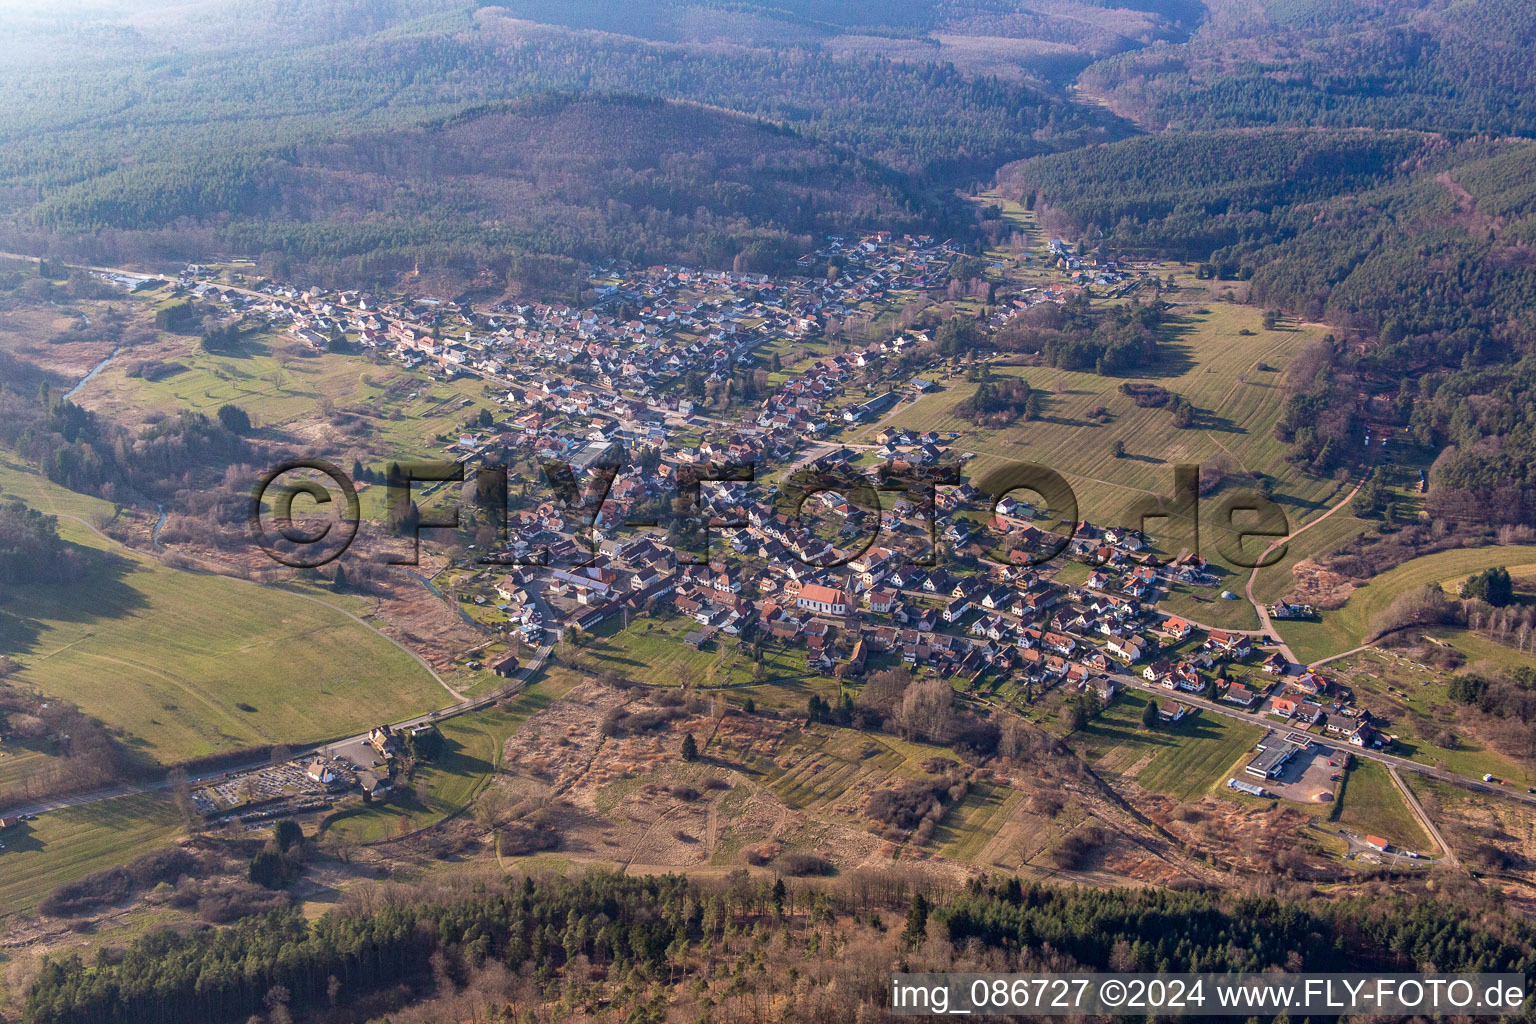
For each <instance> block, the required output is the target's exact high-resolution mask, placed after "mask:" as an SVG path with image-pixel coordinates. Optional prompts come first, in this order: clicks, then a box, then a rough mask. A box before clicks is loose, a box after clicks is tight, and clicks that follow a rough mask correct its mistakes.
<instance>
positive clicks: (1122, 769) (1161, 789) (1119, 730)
mask: <svg viewBox="0 0 1536 1024" xmlns="http://www.w3.org/2000/svg"><path fill="white" fill-rule="evenodd" d="M1147 699H1148V698H1147V697H1146V696H1144V695H1142V694H1139V693H1126V694H1122V695H1121V696H1119V697H1118V698H1116V700H1115V703H1114V705H1113V706H1112V707H1110V708H1108V709H1107V710H1105V711H1104V712H1103V713H1101V714H1100V715H1099V716H1098V717H1097V718H1095V719H1094V720H1093V721H1092V722H1090V723H1089V724H1088V725H1087V726H1085V727H1084V728H1083V729H1081V730H1079V731H1078V732H1076V733H1074V734H1073V735H1072V736H1070V737H1068V739H1067V743H1068V745H1069V746H1072V747H1074V748H1075V749H1077V750H1078V752H1079V753H1080V754H1081V755H1082V757H1083V758H1084V759H1085V760H1086V761H1088V763H1089V764H1091V765H1093V766H1094V768H1095V769H1096V770H1100V771H1104V772H1108V773H1110V774H1113V775H1120V776H1123V777H1126V778H1131V779H1134V780H1135V781H1136V782H1137V783H1138V784H1140V785H1141V786H1142V787H1143V788H1145V789H1148V790H1151V791H1152V792H1155V793H1164V794H1166V795H1168V796H1171V797H1174V798H1176V799H1179V800H1190V799H1193V798H1195V797H1197V796H1200V795H1201V794H1202V793H1205V792H1206V791H1207V790H1209V789H1210V788H1211V787H1212V786H1213V785H1215V784H1217V783H1218V782H1220V781H1222V777H1223V776H1224V775H1225V774H1226V772H1227V771H1228V769H1230V768H1231V767H1232V766H1233V765H1234V764H1235V763H1236V762H1237V760H1238V758H1240V757H1242V756H1243V755H1244V754H1246V753H1247V752H1248V751H1249V750H1251V749H1253V745H1254V744H1255V743H1257V742H1258V741H1259V738H1260V737H1261V736H1262V735H1263V734H1264V730H1263V729H1261V728H1259V727H1258V726H1252V725H1244V724H1243V723H1241V722H1237V721H1234V720H1233V719H1230V718H1227V717H1225V716H1224V715H1217V714H1214V713H1211V712H1202V713H1200V714H1197V715H1195V716H1193V717H1191V718H1186V719H1185V720H1184V721H1182V722H1180V723H1178V724H1177V725H1162V726H1160V727H1159V728H1157V729H1156V730H1152V731H1148V730H1147V729H1144V728H1143V727H1142V725H1141V714H1142V708H1144V707H1145V706H1146V703H1147Z"/></svg>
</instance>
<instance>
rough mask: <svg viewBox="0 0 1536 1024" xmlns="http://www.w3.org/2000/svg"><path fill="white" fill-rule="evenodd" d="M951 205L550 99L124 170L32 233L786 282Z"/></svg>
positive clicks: (643, 103)
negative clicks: (629, 268) (804, 258)
mask: <svg viewBox="0 0 1536 1024" xmlns="http://www.w3.org/2000/svg"><path fill="white" fill-rule="evenodd" d="M957 207H958V202H957V201H954V200H948V199H945V198H944V197H942V196H937V195H936V194H935V193H933V192H931V191H929V190H921V191H919V190H917V189H915V188H914V187H912V186H911V185H910V184H909V182H908V180H907V178H906V176H905V175H902V174H899V173H897V172H895V171H892V170H890V169H889V168H887V167H884V166H882V165H880V164H878V163H875V162H874V161H872V160H870V159H868V158H864V157H859V156H857V155H855V154H854V153H852V152H851V151H849V150H848V149H847V148H845V147H842V146H839V145H835V144H831V143H826V142H820V141H817V140H814V139H808V138H806V137H804V136H802V135H801V134H799V133H797V132H795V131H793V130H791V129H788V128H781V127H778V126H775V125H773V124H770V123H766V122H761V121H754V120H752V119H750V118H747V117H745V116H742V115H737V114H732V113H729V112H724V111H719V110H714V109H706V108H702V107H699V106H697V105H692V104H682V103H675V102H666V101H661V100H648V99H639V98H635V97H591V96H587V97H572V96H552V95H546V96H541V97H535V98H533V99H529V100H522V101H515V102H513V103H510V104H506V105H500V106H497V107H493V108H488V109H477V110H474V111H471V112H468V113H466V114H463V115H459V116H456V117H453V118H449V119H445V120H442V121H439V122H437V123H435V124H432V125H430V126H421V127H412V128H404V129H400V130H395V131H384V132H373V133H367V134H359V135H355V136H351V137H343V138H340V139H336V140H333V141H329V142H324V143H307V144H303V145H296V146H286V147H278V148H274V149H271V150H267V151H263V152H255V153H249V154H242V155H240V156H233V157H230V158H226V159H223V160H218V161H212V162H201V161H200V162H195V163H194V162H190V161H189V162H183V163H178V164H158V165H154V166H152V167H149V168H143V169H139V168H135V169H131V170H124V171H118V172H114V173H112V174H109V175H105V176H103V177H101V178H98V179H94V180H92V181H90V182H88V183H84V184H81V185H77V186H74V187H73V188H68V189H64V190H61V191H60V192H58V193H57V194H56V195H54V196H52V197H50V198H49V199H48V200H46V201H45V202H44V203H42V204H41V205H40V206H39V207H38V210H37V212H36V218H37V220H38V221H39V223H41V224H42V225H44V226H45V227H47V228H49V229H50V230H55V231H60V232H67V231H74V230H84V229H86V228H91V229H99V228H103V227H105V228H112V229H117V230H119V231H122V232H129V233H141V234H144V233H154V232H160V231H165V230H167V229H171V228H173V227H174V226H175V225H177V224H179V223H186V222H189V221H190V222H193V223H196V224H198V225H204V226H208V227H210V228H212V229H214V230H216V231H217V233H218V236H219V238H220V239H222V240H223V241H225V242H226V244H228V245H230V246H231V247H233V248H234V249H236V250H239V251H244V252H248V253H252V254H262V253H271V254H273V256H272V259H273V260H274V261H277V262H279V263H283V264H286V266H280V267H279V268H278V269H279V271H282V270H289V271H290V272H291V269H292V268H293V266H295V265H298V264H303V265H305V266H307V267H309V268H311V269H313V268H316V267H323V268H329V269H330V272H331V273H330V276H334V277H336V278H337V280H338V281H341V282H345V280H346V279H347V278H348V276H349V275H350V277H351V278H352V279H353V280H355V279H357V278H367V277H371V276H376V275H377V274H378V273H380V272H387V271H389V270H391V269H400V268H402V267H405V268H408V267H410V266H411V265H413V264H415V263H420V264H422V265H429V266H453V267H459V268H461V269H462V270H464V271H465V272H466V273H470V274H473V273H475V272H476V271H477V270H483V269H489V270H492V271H495V272H497V273H499V274H504V273H507V272H508V271H509V270H512V269H513V265H514V263H515V262H516V260H515V257H516V254H518V253H527V252H533V253H552V254H560V255H564V256H570V257H576V258H579V259H584V260H601V259H605V258H623V259H629V260H634V261H637V262H659V261H681V262H688V263H694V264H703V265H713V266H727V267H729V266H732V265H733V264H734V265H735V266H736V267H737V269H743V270H780V269H783V268H784V267H787V266H791V265H792V264H793V261H794V259H795V258H796V257H798V256H799V255H801V254H802V253H804V252H806V251H807V250H809V249H810V248H813V240H814V239H815V238H816V237H818V236H820V235H824V234H826V233H829V232H848V231H861V230H872V229H874V228H876V227H882V228H894V229H897V230H914V231H929V230H933V231H943V230H945V229H946V228H950V229H956V228H959V227H960V226H961V224H962V223H963V222H962V219H961V214H960V211H959V210H958V209H957ZM152 237H153V236H152V234H150V239H149V240H146V241H144V242H142V243H141V244H146V245H148V244H153V243H152ZM134 240H135V236H134V235H133V234H130V235H128V236H127V241H126V242H125V241H124V239H123V238H122V237H119V238H118V240H117V242H116V243H115V244H117V245H119V246H125V245H127V246H131V245H133V244H134ZM279 254H280V255H279ZM107 255H118V256H124V255H127V253H126V252H125V253H118V254H107ZM322 276H324V275H322Z"/></svg>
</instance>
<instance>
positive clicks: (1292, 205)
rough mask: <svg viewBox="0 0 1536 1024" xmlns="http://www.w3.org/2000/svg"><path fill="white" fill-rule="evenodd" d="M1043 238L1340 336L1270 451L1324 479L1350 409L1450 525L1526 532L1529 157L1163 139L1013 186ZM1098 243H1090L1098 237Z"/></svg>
mask: <svg viewBox="0 0 1536 1024" xmlns="http://www.w3.org/2000/svg"><path fill="white" fill-rule="evenodd" d="M1003 184H1004V187H1005V190H1009V191H1012V192H1013V193H1014V194H1016V195H1018V196H1021V197H1023V198H1026V199H1027V198H1029V197H1033V198H1034V201H1035V203H1036V204H1037V206H1038V207H1039V208H1040V209H1041V210H1042V211H1043V212H1044V213H1045V215H1046V217H1047V219H1048V221H1049V222H1050V223H1051V224H1052V226H1053V227H1054V228H1056V229H1057V230H1059V231H1061V232H1064V233H1066V234H1068V236H1069V237H1075V236H1079V235H1080V236H1083V237H1088V238H1092V239H1096V240H1097V239H1101V238H1102V240H1103V241H1104V242H1105V244H1107V245H1108V246H1110V247H1111V248H1114V247H1118V246H1126V247H1133V248H1141V249H1147V250H1154V251H1167V252H1171V253H1174V254H1178V255H1185V256H1190V255H1193V256H1196V257H1197V258H1199V254H1201V253H1209V254H1210V255H1209V256H1208V257H1205V260H1206V262H1204V263H1203V264H1202V266H1201V273H1203V274H1207V275H1211V276H1216V277H1222V278H1231V279H1235V280H1242V281H1248V282H1249V295H1250V298H1251V299H1252V300H1253V301H1255V302H1257V303H1260V304H1263V305H1266V306H1270V307H1272V308H1276V309H1281V310H1285V311H1288V312H1290V313H1293V314H1295V315H1298V316H1302V317H1306V318H1309V319H1314V320H1322V321H1325V322H1327V323H1329V324H1332V325H1334V326H1335V327H1336V328H1337V329H1338V334H1339V336H1340V337H1339V340H1338V342H1337V343H1336V344H1335V345H1334V346H1333V347H1332V348H1331V349H1330V350H1329V351H1327V352H1325V353H1318V354H1316V355H1317V358H1315V359H1310V360H1308V361H1307V363H1306V365H1307V367H1308V369H1307V370H1306V372H1298V373H1296V374H1293V378H1296V382H1297V386H1298V388H1299V389H1300V393H1299V394H1297V395H1296V396H1295V397H1294V398H1293V399H1292V404H1291V406H1290V408H1289V411H1288V414H1287V417H1286V420H1285V422H1283V423H1282V424H1281V431H1282V438H1283V439H1284V440H1286V441H1289V442H1292V443H1293V445H1294V448H1293V452H1292V457H1293V458H1294V459H1296V460H1297V461H1298V462H1301V463H1303V464H1305V465H1307V466H1309V467H1310V468H1312V469H1313V470H1315V471H1317V472H1330V471H1332V470H1334V469H1336V468H1337V467H1338V466H1339V465H1340V464H1341V463H1342V462H1344V461H1347V458H1348V453H1349V451H1350V450H1351V449H1352V448H1358V443H1359V442H1358V438H1359V430H1358V427H1359V420H1358V419H1357V418H1356V416H1355V407H1356V398H1357V393H1359V392H1360V391H1362V390H1363V391H1370V392H1372V393H1377V394H1380V393H1382V392H1383V391H1387V392H1392V393H1395V394H1393V395H1392V396H1391V397H1392V403H1391V406H1390V411H1383V410H1381V409H1377V411H1376V412H1375V413H1374V414H1373V415H1374V416H1375V417H1376V418H1377V419H1381V418H1383V417H1386V418H1387V419H1388V420H1389V422H1393V423H1395V424H1396V425H1399V426H1401V427H1404V428H1407V429H1409V430H1411V432H1412V435H1413V436H1414V437H1415V438H1416V439H1417V440H1418V441H1419V442H1421V443H1422V444H1424V445H1426V446H1429V447H1431V448H1434V449H1438V450H1441V452H1442V454H1441V456H1440V458H1439V460H1438V461H1437V463H1436V465H1435V467H1434V469H1433V470H1432V472H1431V478H1432V486H1431V488H1430V494H1431V498H1430V504H1431V506H1432V507H1433V511H1435V512H1436V513H1437V514H1439V515H1441V516H1442V517H1445V518H1454V519H1456V520H1462V521H1467V522H1471V523H1480V524H1484V525H1486V524H1488V523H1521V524H1526V525H1536V497H1533V496H1536V402H1533V400H1532V398H1531V395H1532V394H1533V391H1532V388H1531V385H1532V381H1533V380H1536V142H1521V141H1512V140H1508V139H1493V138H1487V137H1480V138H1469V139H1465V140H1463V141H1461V142H1452V141H1450V140H1447V139H1446V138H1444V137H1441V136H1438V135H1417V134H1414V133H1374V132H1362V131H1351V132H1337V133H1317V132H1310V131H1307V132H1266V133H1252V132H1209V133H1207V132H1170V133H1165V134H1162V135H1160V136H1157V137H1152V138H1142V139H1135V140H1130V141H1126V142H1121V143H1116V144H1113V145H1107V146H1100V147H1095V148H1093V149H1090V150H1086V151H1083V152H1080V153H1072V154H1063V155H1058V156H1049V157H1042V158H1038V159H1034V160H1028V161H1024V162H1023V163H1021V164H1019V165H1016V166H1014V167H1012V168H1009V169H1008V171H1007V173H1006V174H1005V175H1004V176H1003ZM1101 231H1102V232H1103V234H1102V236H1101V235H1100V232H1101Z"/></svg>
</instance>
